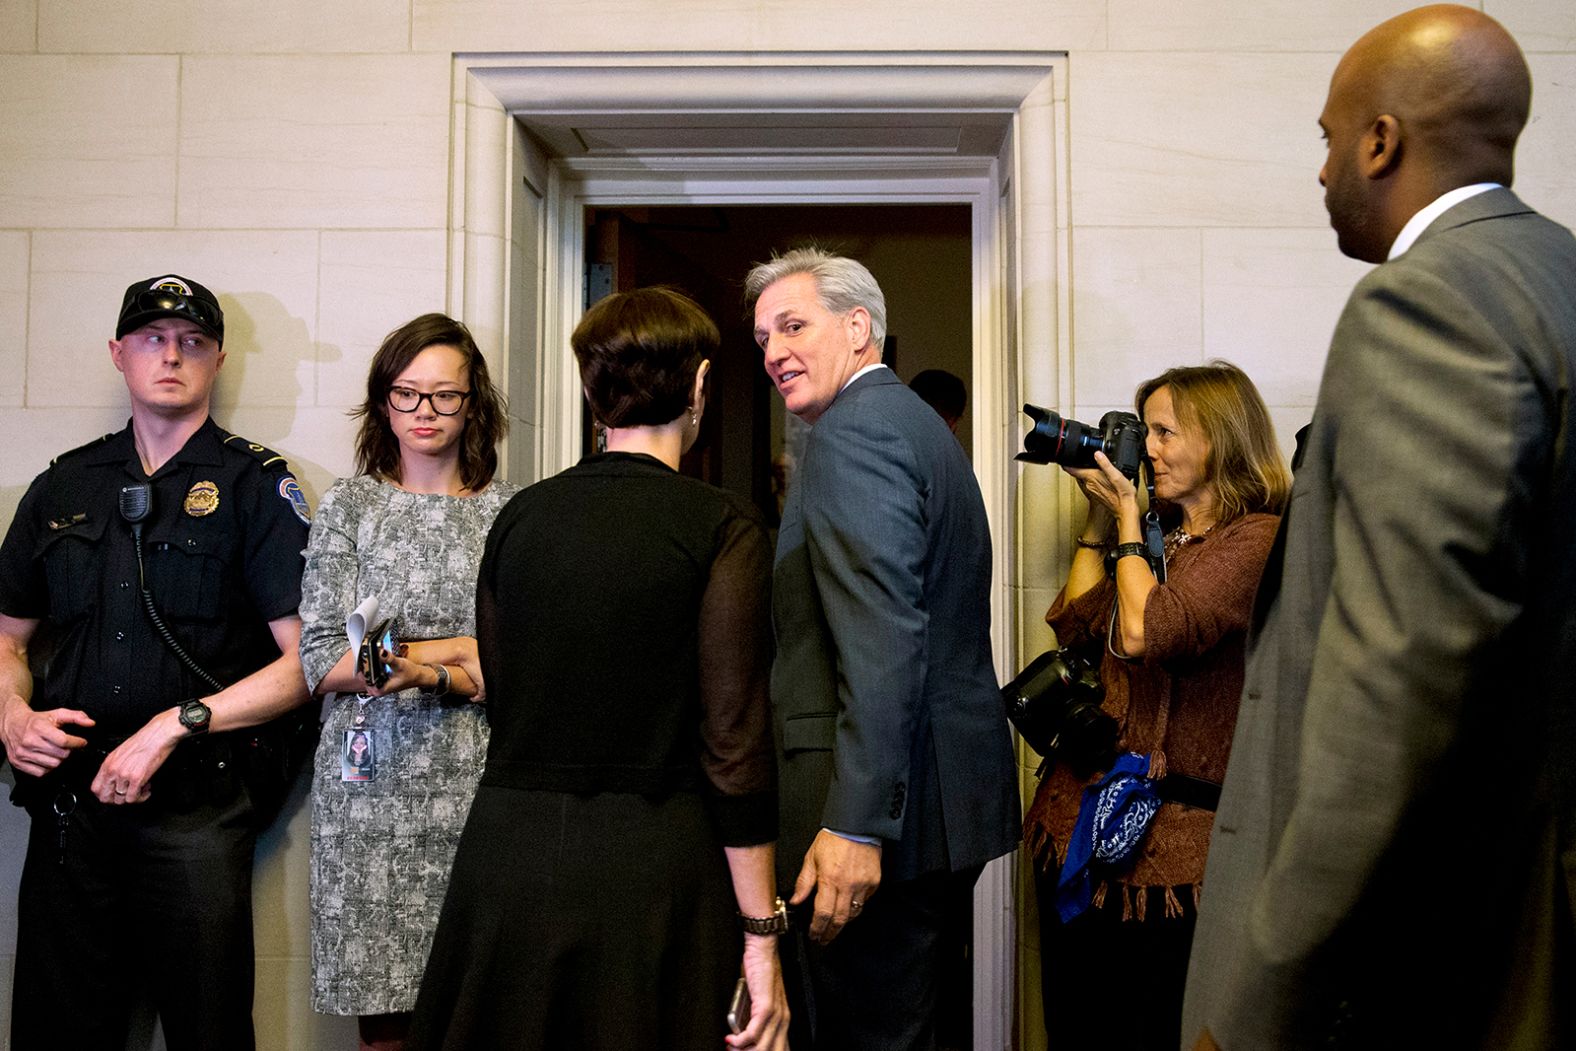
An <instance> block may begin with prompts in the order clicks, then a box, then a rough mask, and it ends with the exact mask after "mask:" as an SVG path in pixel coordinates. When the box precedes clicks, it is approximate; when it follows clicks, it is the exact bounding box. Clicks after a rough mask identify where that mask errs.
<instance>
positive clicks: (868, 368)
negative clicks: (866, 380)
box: [837, 361, 886, 394]
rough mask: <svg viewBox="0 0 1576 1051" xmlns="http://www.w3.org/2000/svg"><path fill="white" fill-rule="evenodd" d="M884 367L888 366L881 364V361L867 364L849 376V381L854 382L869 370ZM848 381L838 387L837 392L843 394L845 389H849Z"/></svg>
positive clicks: (872, 370)
mask: <svg viewBox="0 0 1576 1051" xmlns="http://www.w3.org/2000/svg"><path fill="white" fill-rule="evenodd" d="M884 368H886V366H885V365H883V364H881V363H880V362H879V361H878V362H876V363H875V364H873V365H866V366H865V367H864V368H862V369H860V370H859V371H858V372H856V373H854V374H853V375H852V376H850V377H848V383H852V382H854V381H855V380H856V379H858V378H859V377H860V376H863V375H864V374H865V373H867V372H874V371H875V370H876V369H884ZM848 383H845V384H843V385H842V386H841V387H839V388H837V393H839V394H841V393H843V391H845V390H847V389H848Z"/></svg>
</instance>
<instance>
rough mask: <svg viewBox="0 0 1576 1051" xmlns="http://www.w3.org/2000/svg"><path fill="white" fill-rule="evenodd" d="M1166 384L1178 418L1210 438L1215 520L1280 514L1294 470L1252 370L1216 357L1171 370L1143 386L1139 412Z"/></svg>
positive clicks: (1208, 469)
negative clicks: (1283, 454) (1277, 437)
mask: <svg viewBox="0 0 1576 1051" xmlns="http://www.w3.org/2000/svg"><path fill="white" fill-rule="evenodd" d="M1162 387H1167V388H1170V391H1171V403H1172V404H1173V405H1174V406H1175V407H1176V412H1177V417H1178V419H1179V420H1180V421H1181V422H1182V423H1184V424H1186V425H1188V426H1191V427H1194V428H1196V429H1197V430H1198V431H1199V433H1201V434H1202V435H1203V436H1204V439H1205V440H1206V441H1208V442H1209V456H1208V457H1207V458H1206V460H1205V462H1204V479H1205V481H1206V482H1207V483H1208V484H1209V486H1210V488H1211V489H1213V490H1214V493H1215V510H1216V516H1217V517H1216V519H1215V520H1216V521H1217V522H1229V521H1231V520H1232V519H1234V518H1240V517H1241V516H1243V515H1245V514H1250V513H1252V512H1254V511H1267V512H1269V513H1270V514H1280V512H1281V510H1282V508H1284V507H1285V506H1286V498H1287V497H1288V496H1289V495H1290V494H1291V472H1290V471H1288V470H1287V469H1286V462H1285V461H1284V460H1283V459H1282V458H1281V451H1280V444H1279V443H1278V442H1277V441H1276V440H1275V427H1274V425H1273V424H1272V423H1271V422H1270V412H1269V409H1267V408H1266V407H1265V405H1264V399H1263V398H1262V397H1260V396H1259V390H1258V388H1257V387H1255V386H1254V385H1253V381H1252V380H1250V379H1249V378H1248V374H1247V373H1246V372H1243V371H1242V370H1241V369H1239V368H1237V366H1235V365H1233V364H1232V363H1231V362H1229V361H1221V360H1218V359H1217V360H1215V361H1211V362H1210V363H1209V364H1207V365H1187V366H1183V367H1180V368H1174V369H1167V370H1166V371H1165V372H1162V373H1161V374H1160V375H1158V376H1156V377H1155V378H1154V379H1152V380H1146V381H1145V382H1144V383H1142V384H1140V385H1139V388H1138V397H1137V399H1136V402H1137V409H1138V414H1139V416H1142V415H1143V413H1144V403H1145V402H1146V401H1148V400H1149V399H1150V398H1151V397H1152V396H1153V395H1154V394H1155V392H1156V391H1158V390H1160V388H1162Z"/></svg>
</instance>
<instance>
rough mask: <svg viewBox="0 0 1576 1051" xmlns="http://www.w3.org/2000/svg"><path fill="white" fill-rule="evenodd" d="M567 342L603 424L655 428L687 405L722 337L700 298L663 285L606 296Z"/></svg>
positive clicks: (595, 412) (687, 406)
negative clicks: (703, 364)
mask: <svg viewBox="0 0 1576 1051" xmlns="http://www.w3.org/2000/svg"><path fill="white" fill-rule="evenodd" d="M569 343H570V345H571V346H572V347H574V350H575V357H576V358H577V359H578V360H579V362H580V382H581V383H583V384H584V385H585V390H586V397H587V398H589V399H590V401H591V412H592V414H593V415H594V416H595V417H596V419H597V422H598V423H600V424H602V426H604V427H655V426H660V425H662V424H664V423H671V422H673V421H674V420H676V419H677V418H678V417H679V416H680V415H681V414H683V413H686V412H688V411H689V410H690V393H691V391H693V390H694V387H695V372H696V370H697V369H699V368H700V363H701V361H703V360H704V359H706V358H709V357H712V356H714V355H715V354H716V353H717V350H718V348H720V347H721V346H722V337H721V336H720V335H718V333H717V326H716V324H715V323H713V322H712V320H711V318H710V317H708V316H707V315H706V312H705V311H704V310H702V309H701V308H700V305H699V304H698V303H696V302H695V301H694V300H693V299H691V298H690V297H689V296H686V295H685V294H684V293H682V292H680V291H678V290H677V289H673V288H667V287H661V286H659V287H654V288H637V289H635V290H633V291H630V292H618V293H615V294H613V295H611V296H608V297H607V298H606V299H604V300H602V301H601V302H599V303H597V304H596V305H595V306H593V307H592V308H591V309H590V310H588V311H586V316H585V317H583V318H581V319H580V324H579V325H576V326H575V333H574V335H572V336H570V337H569Z"/></svg>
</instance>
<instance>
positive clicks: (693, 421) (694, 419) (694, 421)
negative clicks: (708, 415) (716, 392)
mask: <svg viewBox="0 0 1576 1051" xmlns="http://www.w3.org/2000/svg"><path fill="white" fill-rule="evenodd" d="M690 426H691V427H699V426H700V413H698V412H696V411H695V410H694V409H690Z"/></svg>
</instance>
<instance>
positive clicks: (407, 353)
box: [350, 314, 509, 491]
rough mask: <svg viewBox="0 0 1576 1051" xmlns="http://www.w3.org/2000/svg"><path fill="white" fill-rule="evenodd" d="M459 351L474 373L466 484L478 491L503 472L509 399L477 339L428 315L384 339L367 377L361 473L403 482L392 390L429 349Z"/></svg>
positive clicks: (464, 449)
mask: <svg viewBox="0 0 1576 1051" xmlns="http://www.w3.org/2000/svg"><path fill="white" fill-rule="evenodd" d="M434 346H446V347H453V348H454V349H455V350H458V351H459V352H460V353H461V354H462V355H463V356H464V358H465V367H466V369H467V370H468V371H469V372H470V385H471V396H470V397H469V398H467V399H466V400H465V429H464V430H463V431H462V432H461V434H460V482H461V483H462V484H463V485H464V486H465V488H467V489H470V490H472V491H475V490H477V489H482V488H485V487H486V486H487V484H488V483H489V482H491V481H492V479H493V475H494V474H496V473H497V471H498V443H499V442H501V441H502V440H503V436H504V435H505V434H507V433H508V431H509V417H508V414H507V410H506V408H505V404H504V397H503V394H502V393H500V392H499V390H498V388H497V387H495V386H493V382H492V379H491V378H490V377H489V376H488V374H487V359H486V358H484V357H482V352H481V349H480V348H479V347H477V346H476V340H475V339H473V338H471V330H470V329H468V328H466V327H465V325H464V324H463V323H462V322H459V321H456V320H454V319H453V318H451V317H449V316H448V315H447V314H423V315H421V317H419V318H416V319H414V320H412V321H407V322H406V323H405V324H403V325H401V326H400V327H399V328H397V329H395V330H394V331H393V332H390V333H389V334H388V335H387V336H384V337H383V345H382V346H380V347H378V352H377V353H376V354H374V355H372V367H371V369H369V370H368V372H367V399H366V401H364V402H362V403H361V405H360V406H359V407H357V408H355V409H353V410H351V413H350V414H351V415H352V416H358V417H360V418H361V429H360V430H359V431H358V432H357V434H356V470H357V471H358V472H359V473H361V474H369V475H372V476H374V477H377V478H387V479H391V480H393V481H396V482H397V481H399V480H400V470H399V439H397V438H395V437H394V431H393V429H392V428H390V427H389V418H388V411H389V410H388V396H389V388H390V387H392V386H393V385H394V381H395V380H396V379H398V378H399V375H400V373H402V372H404V371H405V370H406V369H407V368H409V367H410V363H411V362H412V361H415V360H416V355H418V354H420V353H421V352H422V351H424V350H426V349H427V348H428V347H434Z"/></svg>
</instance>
